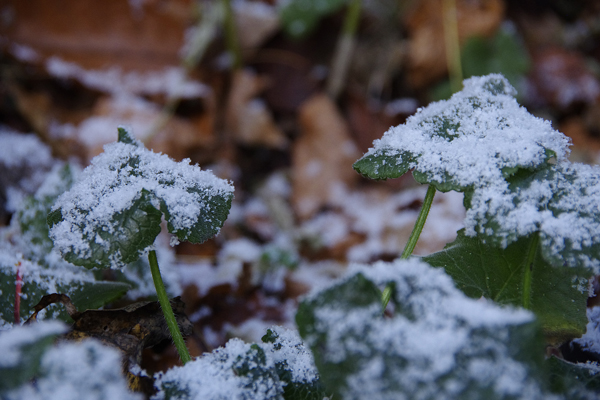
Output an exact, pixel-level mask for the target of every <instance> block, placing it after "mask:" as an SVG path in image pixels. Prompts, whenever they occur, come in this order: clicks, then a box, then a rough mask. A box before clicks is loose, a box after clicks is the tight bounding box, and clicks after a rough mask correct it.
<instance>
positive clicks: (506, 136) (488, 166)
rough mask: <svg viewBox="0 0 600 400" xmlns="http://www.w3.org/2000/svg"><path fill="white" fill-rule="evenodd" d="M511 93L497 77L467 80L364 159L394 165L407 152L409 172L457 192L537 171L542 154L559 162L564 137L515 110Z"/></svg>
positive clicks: (393, 130)
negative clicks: (390, 159) (381, 158)
mask: <svg viewBox="0 0 600 400" xmlns="http://www.w3.org/2000/svg"><path fill="white" fill-rule="evenodd" d="M515 94H516V91H515V89H514V88H513V87H512V86H510V84H509V83H508V81H507V80H506V79H505V78H504V77H503V76H502V75H499V74H491V75H488V76H484V77H473V78H470V79H467V80H465V81H464V89H463V90H462V91H461V92H458V93H456V94H454V95H453V96H452V98H451V99H449V100H444V101H439V102H435V103H431V104H430V105H429V106H427V107H425V108H422V109H419V110H418V111H417V113H416V114H415V115H413V116H411V117H409V118H408V119H407V121H406V123H405V124H403V125H399V126H397V127H393V128H391V129H389V130H388V131H387V132H386V133H385V134H384V136H383V137H382V138H381V139H379V140H376V141H375V142H374V148H372V149H370V150H369V152H368V153H367V155H375V154H378V153H380V152H385V153H386V154H387V155H390V156H394V155H397V157H398V160H399V161H400V160H401V159H402V158H403V157H404V156H402V154H403V153H404V154H406V153H409V154H412V155H414V156H415V157H416V160H415V161H412V162H411V165H410V168H414V169H415V171H418V172H421V173H424V174H426V175H427V176H428V177H429V178H430V179H431V180H432V181H436V182H440V183H441V182H448V181H449V180H450V181H452V182H453V183H455V184H458V185H460V186H463V187H469V186H480V185H485V184H488V183H489V182H494V181H498V180H502V179H503V174H502V170H503V169H506V168H514V167H521V168H527V167H535V166H538V165H540V164H542V163H543V162H545V160H546V150H547V149H548V150H552V151H554V152H555V153H556V157H557V159H558V160H559V161H560V160H563V159H565V158H566V156H567V154H568V144H569V141H568V139H567V137H565V136H564V135H563V134H561V133H560V132H558V131H555V130H554V129H552V126H551V125H550V122H548V121H544V120H542V119H540V118H536V117H533V116H532V115H531V114H529V113H528V112H527V111H526V110H525V108H523V107H521V106H519V104H518V103H517V101H516V100H515V98H514V97H513V96H514V95H515Z"/></svg>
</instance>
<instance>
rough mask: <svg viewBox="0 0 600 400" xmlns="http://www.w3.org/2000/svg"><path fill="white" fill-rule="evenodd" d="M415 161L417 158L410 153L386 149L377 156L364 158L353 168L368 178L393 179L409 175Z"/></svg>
mask: <svg viewBox="0 0 600 400" xmlns="http://www.w3.org/2000/svg"><path fill="white" fill-rule="evenodd" d="M414 161H415V157H414V156H413V155H412V154H411V153H409V152H398V151H395V150H385V149H384V150H382V151H381V152H378V153H377V154H372V155H366V156H364V157H363V158H361V159H360V160H358V161H356V162H355V163H354V165H353V168H354V169H355V170H356V171H357V172H358V173H359V174H361V175H363V176H366V177H367V178H371V179H377V180H382V179H392V178H398V177H400V176H402V175H404V174H405V173H407V172H408V171H409V170H410V169H411V168H412V165H413V163H414Z"/></svg>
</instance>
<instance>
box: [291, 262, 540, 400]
mask: <svg viewBox="0 0 600 400" xmlns="http://www.w3.org/2000/svg"><path fill="white" fill-rule="evenodd" d="M388 284H391V287H392V299H391V302H392V304H393V307H392V308H391V310H392V313H391V315H389V316H386V315H383V313H382V311H381V292H380V290H379V288H383V287H384V286H386V285H388ZM296 322H297V324H298V327H299V331H300V335H301V336H302V337H303V338H304V340H305V342H306V344H307V345H308V346H309V347H310V348H311V349H312V351H313V354H314V357H315V363H316V365H317V368H318V369H319V373H320V376H321V380H322V382H323V384H324V385H325V388H326V389H327V390H330V391H332V392H333V394H334V397H335V398H338V397H339V398H344V399H367V398H368V399H386V398H389V399H392V398H394V399H396V398H407V399H432V400H433V399H440V398H443V399H546V398H549V397H547V394H548V392H547V383H546V380H545V376H544V374H543V373H542V372H541V371H542V369H541V363H542V360H543V348H542V340H540V339H541V338H540V334H539V330H538V325H537V324H536V323H535V322H534V318H533V315H532V314H531V313H529V312H527V311H525V310H518V309H510V308H507V307H499V306H496V305H495V304H493V303H492V302H485V301H477V300H473V299H470V298H468V297H466V296H465V295H464V294H463V293H462V292H460V291H459V290H458V289H456V288H455V287H454V284H453V282H452V280H451V279H450V277H449V276H448V275H446V274H445V273H444V272H443V271H442V270H441V269H435V268H432V267H429V266H428V265H426V264H425V263H423V262H421V261H419V260H417V259H411V260H398V261H395V262H394V263H392V264H388V263H383V262H379V263H376V264H375V265H373V266H372V267H371V268H369V267H359V269H358V270H355V272H354V273H353V274H350V275H349V276H348V277H346V278H344V279H342V280H340V281H338V282H336V283H334V284H332V285H331V286H330V287H328V288H325V289H323V290H321V291H319V292H317V293H314V294H312V295H311V296H309V297H308V298H306V299H305V300H304V301H303V302H302V303H301V304H300V306H299V309H298V313H297V315H296Z"/></svg>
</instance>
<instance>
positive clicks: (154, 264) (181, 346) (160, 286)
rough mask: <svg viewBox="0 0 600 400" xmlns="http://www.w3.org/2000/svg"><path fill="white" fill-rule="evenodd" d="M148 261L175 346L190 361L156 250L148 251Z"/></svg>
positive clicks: (183, 358) (181, 356)
mask: <svg viewBox="0 0 600 400" xmlns="http://www.w3.org/2000/svg"><path fill="white" fill-rule="evenodd" d="M148 262H149V263H150V271H152V279H153V280H154V287H155V288H156V295H157V296H158V302H159V303H160V307H161V308H162V310H163V314H164V316H165V321H167V326H168V327H169V331H170V332H171V337H172V338H173V342H174V343H175V347H176V348H177V352H178V353H179V358H181V361H182V362H183V363H184V364H185V363H187V362H188V361H191V360H192V357H191V356H190V352H189V351H188V349H187V347H186V346H185V342H184V340H183V336H182V335H181V331H180V330H179V326H178V325H177V320H176V319H175V314H174V313H173V308H171V302H170V301H169V297H168V296H167V291H166V290H165V284H164V283H163V280H162V276H161V275H160V269H159V268H158V260H157V259H156V252H155V251H154V250H152V251H150V253H148Z"/></svg>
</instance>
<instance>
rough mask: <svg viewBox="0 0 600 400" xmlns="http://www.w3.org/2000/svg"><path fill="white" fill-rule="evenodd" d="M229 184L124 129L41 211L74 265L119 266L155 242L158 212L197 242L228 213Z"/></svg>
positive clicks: (177, 232)
mask: <svg viewBox="0 0 600 400" xmlns="http://www.w3.org/2000/svg"><path fill="white" fill-rule="evenodd" d="M232 198H233V187H232V186H231V185H230V184H229V183H228V182H226V181H225V180H222V179H219V178H217V177H215V176H214V175H213V174H212V173H211V172H208V171H202V170H200V168H199V167H197V166H192V165H189V160H184V162H180V163H178V162H175V161H173V160H172V159H170V158H169V157H167V156H166V155H163V154H157V153H154V152H152V151H150V150H147V149H145V148H144V147H143V145H142V144H141V143H140V142H138V141H136V140H135V139H133V138H132V137H131V135H130V134H129V133H128V132H127V131H126V130H125V129H124V128H119V142H117V143H112V144H109V145H106V146H105V147H104V153H102V154H100V155H99V156H97V157H95V158H94V159H93V160H92V162H91V165H90V166H89V167H88V168H86V169H85V170H84V171H83V174H82V178H81V180H80V181H78V182H77V183H76V184H75V185H74V186H73V187H72V188H71V190H70V191H69V192H67V193H65V194H63V195H62V196H60V197H59V199H58V200H57V202H56V203H55V204H54V207H53V211H52V212H51V213H50V214H49V215H48V223H49V225H50V236H51V237H52V240H53V241H54V245H55V247H56V248H57V249H58V250H59V251H60V252H61V253H62V254H63V256H64V257H65V259H66V260H67V261H69V262H72V263H73V264H76V265H82V266H85V267H88V268H92V267H101V268H106V267H113V268H119V267H123V266H124V265H125V264H128V263H130V262H133V261H136V260H137V259H138V258H139V256H140V255H141V254H142V253H143V252H144V251H145V250H147V249H148V248H149V247H150V246H152V244H153V243H154V239H155V238H156V236H157V235H158V233H159V232H160V222H161V218H162V216H163V215H164V218H165V220H166V221H167V227H168V230H169V232H171V233H172V234H174V235H175V236H176V237H177V239H178V240H182V241H183V240H185V241H190V242H192V243H200V242H203V241H205V240H207V239H209V238H211V237H212V236H214V235H216V234H217V233H218V232H219V230H220V228H221V226H222V225H223V222H224V221H225V219H226V218H227V214H228V213H229V208H230V207H231V200H232Z"/></svg>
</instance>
